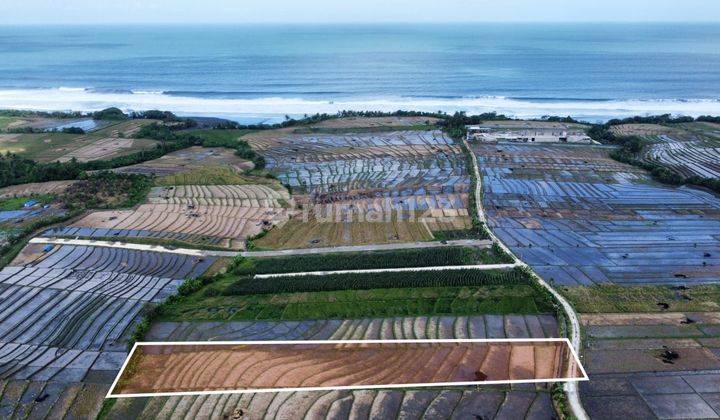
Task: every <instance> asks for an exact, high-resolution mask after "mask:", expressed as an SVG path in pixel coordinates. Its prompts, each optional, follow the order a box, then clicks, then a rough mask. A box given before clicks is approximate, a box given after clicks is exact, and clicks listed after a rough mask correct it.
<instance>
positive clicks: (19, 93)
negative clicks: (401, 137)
mask: <svg viewBox="0 0 720 420" xmlns="http://www.w3.org/2000/svg"><path fill="white" fill-rule="evenodd" d="M110 106H116V107H118V108H121V109H123V110H126V111H128V110H138V111H139V110H148V109H160V110H169V111H173V112H175V113H177V114H179V115H205V116H218V117H226V118H236V119H238V118H240V119H242V118H268V119H276V118H278V117H282V116H284V115H291V116H298V115H303V114H314V113H330V114H332V113H336V112H338V111H341V110H354V111H385V112H390V111H396V110H415V111H429V112H431V111H444V112H454V111H466V112H468V113H469V114H476V113H482V112H489V111H496V112H498V113H504V114H507V115H511V116H514V117H518V118H539V117H542V116H545V115H561V116H566V115H570V116H573V117H576V118H581V119H586V120H590V121H596V120H602V119H608V118H615V117H627V116H633V115H655V114H665V113H670V114H675V115H680V114H681V115H690V116H699V115H707V114H710V115H720V101H719V100H716V99H695V100H677V99H665V100H617V101H577V100H572V101H564V100H556V101H555V100H553V101H548V100H532V99H512V98H505V97H498V96H492V97H480V98H406V97H396V98H376V99H337V100H334V101H327V100H317V99H303V98H289V97H266V98H250V99H219V98H201V97H191V96H177V95H167V94H163V93H162V92H154V91H135V92H133V93H112V92H97V91H93V90H90V89H82V88H57V89H22V90H21V89H15V90H0V108H2V109H27V110H39V111H71V110H72V111H96V110H100V109H103V108H107V107H110Z"/></svg>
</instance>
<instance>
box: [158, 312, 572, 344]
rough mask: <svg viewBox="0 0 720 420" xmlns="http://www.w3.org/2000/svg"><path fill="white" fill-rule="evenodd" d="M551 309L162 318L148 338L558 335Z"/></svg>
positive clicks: (337, 338)
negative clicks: (325, 316)
mask: <svg viewBox="0 0 720 420" xmlns="http://www.w3.org/2000/svg"><path fill="white" fill-rule="evenodd" d="M557 335H558V330H557V321H556V320H555V318H554V317H553V316H552V315H478V316H420V317H397V318H366V319H348V320H340V319H330V320H308V321H277V322H276V321H231V322H157V323H155V324H153V327H152V328H151V330H150V332H149V333H148V335H147V337H146V339H147V340H148V341H240V340H247V341H251V340H363V339H365V340H381V339H382V340H385V339H388V340H389V339H415V338H417V339H433V338H544V337H557Z"/></svg>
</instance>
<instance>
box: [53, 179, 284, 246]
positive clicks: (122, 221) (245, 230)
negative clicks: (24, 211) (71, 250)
mask: <svg viewBox="0 0 720 420" xmlns="http://www.w3.org/2000/svg"><path fill="white" fill-rule="evenodd" d="M148 201H149V203H148V204H141V205H139V206H137V207H136V208H134V209H132V210H112V211H96V212H92V213H90V214H88V215H87V216H85V217H84V218H82V219H80V220H78V221H76V222H74V223H72V224H71V225H70V226H65V227H60V228H56V229H52V230H49V231H48V232H46V234H47V235H51V236H87V237H103V238H109V237H136V238H143V237H148V238H156V239H164V240H178V241H182V242H188V243H190V244H198V245H211V246H219V247H225V248H231V249H242V248H244V246H245V239H246V238H247V237H250V236H255V235H257V234H259V233H261V232H262V231H263V230H265V229H267V228H269V227H271V226H273V225H275V224H278V223H281V222H284V221H286V220H287V219H288V217H289V215H288V209H286V208H285V207H286V206H287V205H289V204H290V203H291V201H292V200H291V199H290V194H289V193H288V192H287V191H285V190H283V189H281V188H279V187H278V188H277V189H273V188H271V187H269V186H266V185H180V186H170V187H167V186H166V187H155V188H153V189H152V190H151V192H150V194H149V198H148Z"/></svg>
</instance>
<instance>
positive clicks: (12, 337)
mask: <svg viewBox="0 0 720 420" xmlns="http://www.w3.org/2000/svg"><path fill="white" fill-rule="evenodd" d="M213 262H214V259H213V258H202V259H200V258H194V257H188V256H181V255H177V254H162V253H156V252H137V251H127V250H121V249H116V248H95V247H80V246H49V247H48V246H46V245H39V244H31V245H28V246H27V247H26V248H25V249H24V250H23V251H22V252H21V253H20V254H19V255H18V257H17V258H16V259H15V260H14V261H13V262H12V263H11V264H10V265H9V266H7V267H5V268H4V269H3V270H2V271H0V294H1V299H0V380H1V381H2V387H3V391H2V392H3V394H2V404H1V406H0V415H1V416H2V417H3V418H10V417H12V416H13V415H15V416H19V417H23V416H25V415H28V414H31V418H41V417H44V416H47V415H49V416H50V417H63V416H64V415H66V414H67V415H68V416H70V417H74V418H92V417H94V416H95V414H97V412H98V411H99V410H100V407H101V405H102V401H103V397H104V395H105V393H106V392H107V390H108V389H109V385H110V383H111V382H112V380H113V378H114V376H115V374H116V372H117V371H118V370H119V368H120V366H121V364H122V362H123V360H124V358H125V357H126V354H127V343H128V339H129V338H130V335H131V334H132V333H133V331H134V328H135V326H136V324H137V323H138V322H139V321H140V317H141V314H142V309H143V307H145V306H146V305H147V304H151V303H157V302H159V301H161V300H163V299H165V298H166V297H167V296H169V295H170V294H173V293H175V291H176V290H177V287H178V286H179V285H180V283H182V281H183V279H185V278H187V277H194V276H198V275H200V274H201V273H203V272H204V271H205V270H206V269H207V268H208V267H209V266H210V265H211V264H212V263H213Z"/></svg>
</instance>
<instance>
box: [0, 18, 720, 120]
mask: <svg viewBox="0 0 720 420" xmlns="http://www.w3.org/2000/svg"><path fill="white" fill-rule="evenodd" d="M107 106H119V107H120V108H123V109H126V110H144V109H163V110H171V111H174V112H176V113H178V114H181V115H205V116H219V117H225V118H231V119H235V120H238V121H242V122H260V121H268V122H272V121H277V120H281V119H283V118H284V117H285V115H289V116H292V117H296V116H301V115H303V114H312V113H316V112H330V113H333V112H337V111H338V110H343V109H353V110H379V111H393V110H397V109H412V110H422V111H438V110H442V111H446V112H453V111H456V110H464V111H467V112H470V113H478V112H486V111H498V112H502V113H506V114H509V115H513V116H516V117H542V116H544V115H571V116H574V117H576V118H581V119H585V120H588V121H600V120H604V119H608V118H613V117H623V116H629V115H636V114H640V115H645V114H658V113H673V114H685V115H694V116H697V115H701V114H716V115H720V24H692V25H691V24H487V23H478V24H442V25H441V24H433V25H427V24H422V25H421V24H395V25H219V26H199V25H198V26H180V25H164V26H163V25H161V26H49V27H47V26H3V27H0V108H19V109H34V110H82V111H90V110H97V109H101V108H104V107H107Z"/></svg>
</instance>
